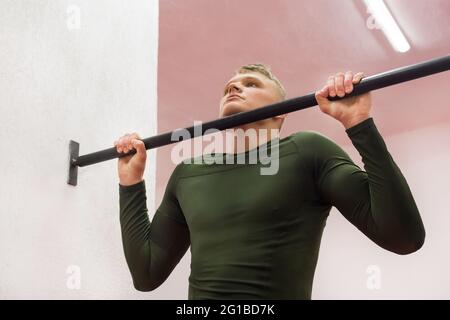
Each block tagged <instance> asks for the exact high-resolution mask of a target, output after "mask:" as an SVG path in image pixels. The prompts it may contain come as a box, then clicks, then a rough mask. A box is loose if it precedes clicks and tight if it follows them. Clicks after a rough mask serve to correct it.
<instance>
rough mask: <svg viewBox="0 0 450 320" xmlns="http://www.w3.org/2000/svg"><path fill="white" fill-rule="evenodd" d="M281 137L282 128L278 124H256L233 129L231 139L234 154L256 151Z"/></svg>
mask: <svg viewBox="0 0 450 320" xmlns="http://www.w3.org/2000/svg"><path fill="white" fill-rule="evenodd" d="M279 136H280V128H279V125H278V124H273V123H267V122H266V123H264V122H254V123H249V124H246V125H243V126H239V127H235V128H233V130H232V135H231V137H229V138H231V139H232V141H233V143H232V146H233V147H232V149H234V150H233V152H234V153H241V152H246V151H249V150H252V149H255V148H257V147H258V146H260V145H262V144H265V143H267V142H269V141H270V140H273V139H275V138H279ZM227 146H228V144H227Z"/></svg>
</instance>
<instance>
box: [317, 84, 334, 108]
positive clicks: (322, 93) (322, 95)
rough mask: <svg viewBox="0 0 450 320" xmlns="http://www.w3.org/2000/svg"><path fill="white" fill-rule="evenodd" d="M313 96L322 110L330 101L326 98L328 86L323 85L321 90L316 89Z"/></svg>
mask: <svg viewBox="0 0 450 320" xmlns="http://www.w3.org/2000/svg"><path fill="white" fill-rule="evenodd" d="M315 97H316V100H317V103H318V104H319V107H320V109H321V110H322V111H325V110H324V109H326V108H327V107H328V104H329V103H330V101H329V100H328V99H327V97H328V86H325V87H323V88H322V89H321V90H319V91H317V92H316V93H315Z"/></svg>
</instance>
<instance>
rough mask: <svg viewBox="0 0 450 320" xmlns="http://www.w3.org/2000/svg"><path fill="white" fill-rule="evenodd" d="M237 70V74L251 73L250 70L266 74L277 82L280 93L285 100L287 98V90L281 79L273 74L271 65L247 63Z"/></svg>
mask: <svg viewBox="0 0 450 320" xmlns="http://www.w3.org/2000/svg"><path fill="white" fill-rule="evenodd" d="M235 72H236V74H239V73H249V72H258V73H260V74H262V75H264V76H265V77H267V78H268V79H270V80H272V81H273V82H275V84H276V85H277V87H278V90H279V91H280V94H281V96H282V98H283V100H284V99H286V90H285V89H284V87H283V85H282V84H281V82H280V80H278V79H277V77H275V76H274V75H273V73H272V72H271V71H270V67H269V66H267V65H264V64H262V63H253V64H247V65H245V66H242V67H240V68H239V69H237V70H236V71H235Z"/></svg>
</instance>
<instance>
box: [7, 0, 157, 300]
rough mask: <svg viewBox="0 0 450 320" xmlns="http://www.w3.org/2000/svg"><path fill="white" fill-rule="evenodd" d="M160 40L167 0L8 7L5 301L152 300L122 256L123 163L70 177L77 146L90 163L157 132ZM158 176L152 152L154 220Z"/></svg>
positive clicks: (53, 1) (81, 0)
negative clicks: (126, 139) (72, 180)
mask: <svg viewBox="0 0 450 320" xmlns="http://www.w3.org/2000/svg"><path fill="white" fill-rule="evenodd" d="M78 17H79V19H78ZM78 22H80V23H79V24H78ZM157 43H158V1H157V0H133V1H127V0H95V1H88V0H72V1H65V0H46V1H45V0H41V1H25V0H21V1H19V0H14V1H7V0H2V1H1V2H0V88H1V89H0V92H1V93H0V126H1V131H0V132H1V133H0V141H1V142H0V146H1V150H2V151H1V155H2V156H1V157H0V168H1V175H2V182H1V183H0V203H1V208H0V210H1V212H0V298H1V299H28V298H38V299H45V298H50V299H53V298H58V299H79V298H87V299H93V298H103V299H110V298H118V299H119V298H121V299H129V298H148V295H146V294H142V293H139V292H137V291H135V290H134V288H133V286H132V282H131V277H130V274H129V272H128V267H127V265H126V262H125V258H124V255H123V249H122V243H121V236H120V226H119V202H118V200H119V198H118V197H119V196H118V177H117V160H116V159H114V160H110V161H107V162H103V163H100V164H96V165H92V166H88V167H84V168H80V169H79V175H78V186H76V187H73V186H69V185H67V184H66V175H67V165H68V144H69V140H71V139H72V140H75V141H77V142H79V143H80V154H81V155H83V154H86V153H91V152H95V151H98V150H102V149H106V148H110V147H112V146H113V142H114V140H116V139H117V138H118V137H120V136H121V135H123V134H125V133H127V132H129V133H131V132H138V133H140V134H141V137H143V138H145V137H149V136H152V135H154V134H156V110H157V109H156V101H157V100H156V80H157V77H156V75H157V73H156V72H157V48H158V46H157ZM154 171H155V155H154V151H152V152H150V153H149V159H148V164H147V169H146V172H145V177H144V178H145V179H146V182H147V195H148V203H147V205H148V208H149V211H150V212H153V211H154V198H153V195H154V173H155V172H154ZM71 266H75V268H74V269H73V268H72V269H71ZM77 268H79V271H80V279H81V282H80V283H81V287H80V288H79V289H69V288H68V285H67V284H68V281H69V284H76V281H75V282H74V281H73V280H75V277H76V273H72V274H71V273H70V272H73V271H74V270H77ZM68 271H69V273H68ZM69 287H70V285H69Z"/></svg>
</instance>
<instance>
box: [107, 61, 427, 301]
mask: <svg viewBox="0 0 450 320" xmlns="http://www.w3.org/2000/svg"><path fill="white" fill-rule="evenodd" d="M362 77H363V74H362V73H358V74H356V75H353V73H352V72H347V73H345V74H343V73H338V74H336V75H334V76H331V77H329V79H328V81H327V84H326V85H325V86H324V87H323V88H322V89H321V90H320V91H317V92H316V99H317V101H318V103H319V106H320V110H321V111H322V112H324V113H326V114H328V115H330V116H332V117H333V118H335V119H336V120H338V121H339V122H340V123H341V124H342V125H343V126H344V128H345V130H346V133H347V134H348V136H349V138H350V139H351V141H352V143H353V145H354V146H355V148H356V149H357V150H358V152H359V153H360V155H361V156H362V161H363V162H364V167H365V170H366V171H363V170H361V169H360V168H359V167H358V166H357V165H355V164H354V163H353V161H352V160H351V159H350V157H349V156H348V155H347V154H346V153H345V152H344V151H343V150H342V149H341V148H340V147H339V146H337V145H336V144H335V143H334V142H333V141H331V140H330V139H328V138H326V137H325V136H323V135H321V134H319V133H316V132H310V131H304V132H302V131H300V132H297V133H295V134H292V135H290V136H288V137H286V138H283V139H280V140H279V142H278V155H279V170H278V172H277V173H276V174H274V175H261V174H260V171H259V170H258V167H259V166H258V165H249V164H185V163H180V164H178V165H177V167H176V168H175V170H174V171H173V173H172V175H171V177H170V179H169V182H168V184H167V188H166V191H165V194H164V197H163V200H162V202H161V205H160V206H159V208H158V209H157V211H156V213H155V215H154V218H153V221H152V222H151V223H150V221H149V218H148V215H147V208H146V193H145V184H144V180H143V179H142V177H143V173H144V168H145V160H146V150H145V147H144V144H143V142H142V141H140V140H139V136H138V135H137V134H136V133H135V134H132V135H128V134H127V135H125V136H124V137H122V138H121V139H120V140H118V141H116V142H115V144H114V145H115V146H116V148H117V151H118V152H128V151H129V150H131V149H133V148H135V149H136V150H137V153H136V154H135V155H133V156H128V157H124V158H121V159H119V178H120V183H119V191H120V222H121V227H122V240H123V246H124V252H125V257H126V260H127V263H128V266H129V269H130V271H131V275H132V278H133V283H134V286H135V288H136V289H137V290H139V291H151V290H154V289H156V288H157V287H158V286H159V285H161V284H162V283H163V282H164V281H165V280H166V279H167V277H168V276H169V274H170V273H171V271H172V270H173V269H174V268H175V266H176V265H177V263H178V262H179V261H180V259H181V258H182V257H183V255H184V254H185V252H186V250H187V249H188V247H189V246H190V247H191V256H192V261H191V274H190V277H189V294H188V297H189V299H310V298H311V290H312V282H313V277H314V271H315V267H316V263H317V258H318V253H319V246H320V240H321V236H322V231H323V229H324V226H325V221H326V219H327V217H328V214H329V212H330V209H331V207H332V206H335V207H336V208H337V209H338V210H339V211H340V212H341V213H342V214H343V215H344V217H345V218H346V219H347V220H348V221H350V222H351V223H352V224H353V225H355V226H356V227H357V228H358V229H359V230H361V231H362V232H363V233H364V234H365V235H366V236H367V237H369V238H370V239H371V240H373V241H374V242H375V243H376V244H378V245H379V246H381V247H383V248H385V249H387V250H389V251H392V252H395V253H397V254H409V253H412V252H415V251H417V250H418V249H419V248H420V247H421V246H422V245H423V242H424V238H425V230H424V226H423V224H422V220H421V217H420V214H419V211H418V209H417V207H416V204H415V202H414V199H413V196H412V194H411V191H410V189H409V187H408V184H407V182H406V180H405V178H404V177H403V175H402V173H401V172H400V170H399V168H398V167H397V165H396V164H395V162H394V160H393V159H392V157H391V155H390V154H389V152H388V150H387V148H386V145H385V143H384V141H383V139H382V137H381V135H380V134H379V132H378V131H377V128H376V126H375V124H374V122H373V118H371V117H370V114H369V112H370V108H371V96H370V93H367V94H364V95H360V96H357V97H353V98H347V99H344V100H340V101H335V102H331V101H329V100H328V99H327V97H328V96H331V97H334V96H336V95H338V96H340V97H344V96H345V94H349V93H351V92H352V90H353V85H354V84H356V83H358V82H359V81H360V80H361V79H362ZM284 98H285V93H284V89H283V87H282V85H281V84H280V83H279V81H278V80H277V79H276V78H275V77H274V76H273V75H272V73H271V72H270V70H269V69H268V68H267V67H265V66H264V65H261V64H256V65H248V66H244V67H242V68H240V69H239V70H238V72H237V73H236V74H235V75H234V77H233V78H232V79H231V80H230V82H229V83H228V84H227V86H226V88H225V91H224V96H223V97H222V99H221V109H220V116H221V117H224V116H228V115H231V114H234V113H236V112H241V111H248V110H251V109H255V108H260V107H262V106H265V105H268V104H272V103H275V102H278V101H280V100H283V99H284ZM285 117H286V115H282V116H277V117H273V118H271V119H266V120H263V121H258V122H255V123H251V124H248V125H245V126H243V127H242V128H244V129H247V130H248V129H256V130H260V129H268V128H281V126H282V123H283V121H284V119H285ZM274 141H278V140H277V137H276V136H275V137H274V136H268V137H267V138H266V139H264V138H262V139H259V138H258V139H257V140H249V141H246V143H245V144H244V146H245V148H244V149H242V150H237V149H235V152H236V153H235V154H234V155H233V154H232V155H231V156H237V155H238V154H242V153H244V154H248V153H249V151H253V150H258V149H259V148H260V147H261V146H263V145H264V146H265V147H267V146H269V145H271V144H272V143H274ZM223 156H225V154H224V155H223ZM227 156H229V154H227Z"/></svg>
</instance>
